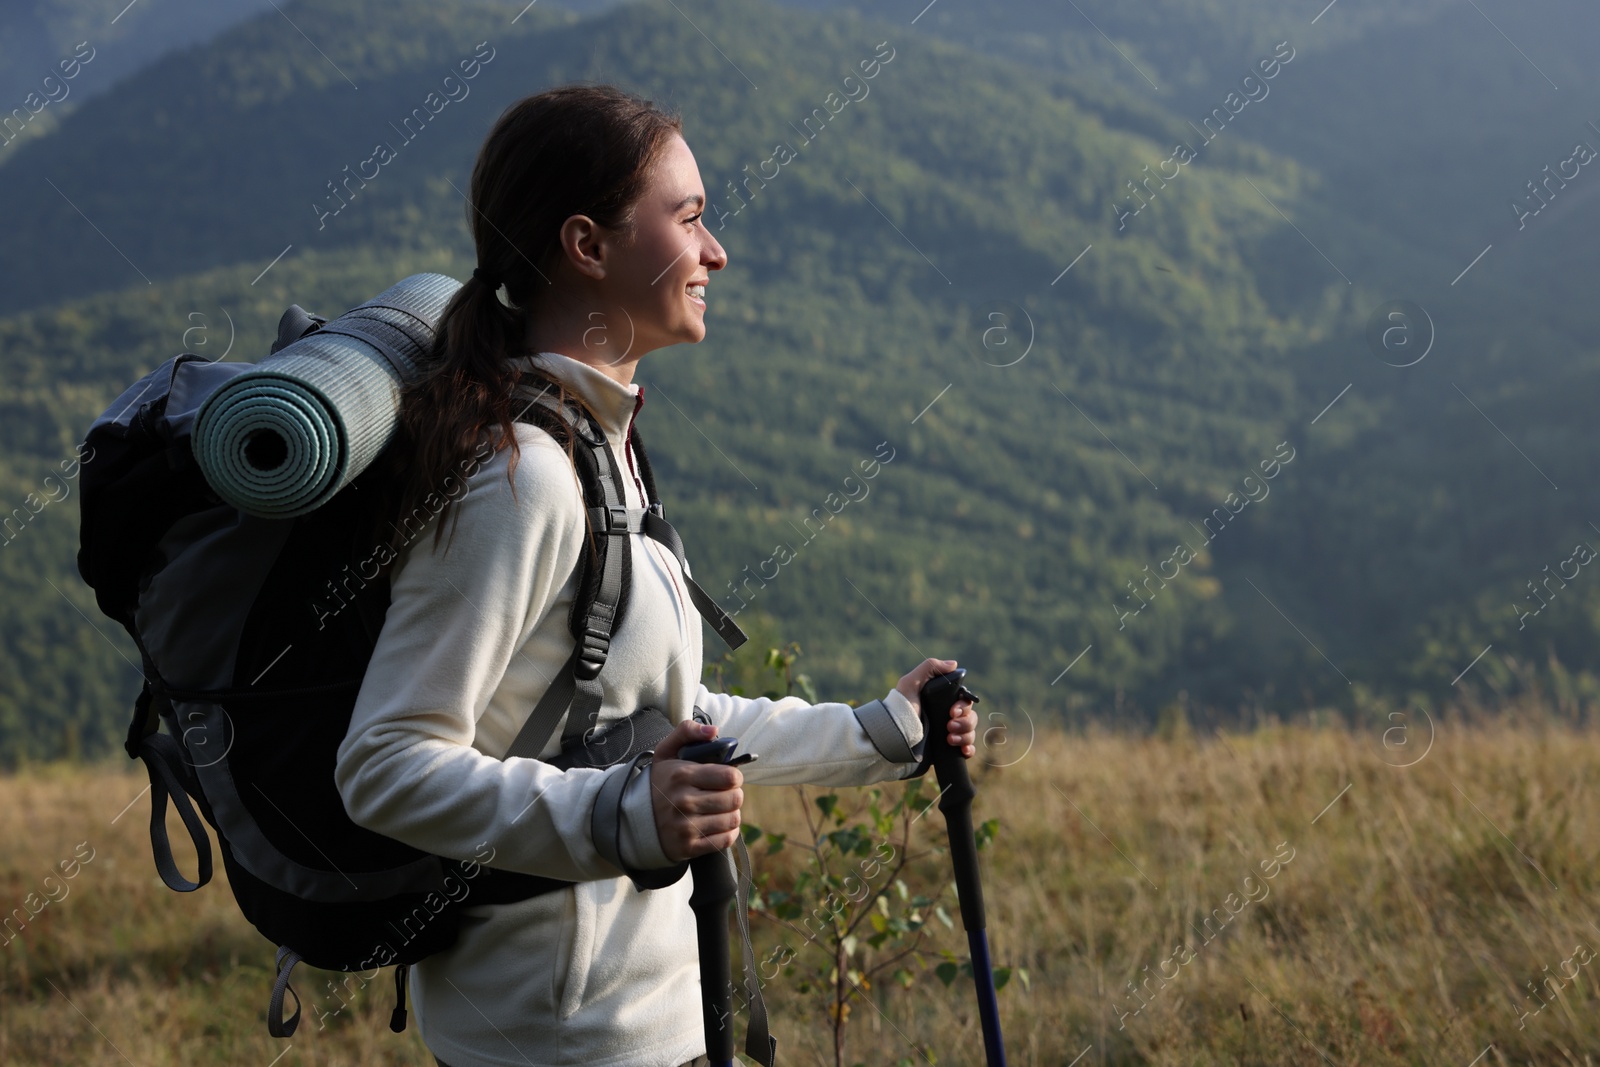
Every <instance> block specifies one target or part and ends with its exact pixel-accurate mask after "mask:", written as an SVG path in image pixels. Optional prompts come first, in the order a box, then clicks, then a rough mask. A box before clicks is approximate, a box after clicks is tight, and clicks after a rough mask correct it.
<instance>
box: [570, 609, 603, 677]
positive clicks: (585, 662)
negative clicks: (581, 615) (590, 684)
mask: <svg viewBox="0 0 1600 1067" xmlns="http://www.w3.org/2000/svg"><path fill="white" fill-rule="evenodd" d="M610 651H611V634H610V632H609V631H607V630H603V629H601V628H600V627H598V626H595V625H594V624H592V623H591V624H590V625H588V626H585V627H584V629H583V641H582V649H581V650H580V651H579V652H578V662H577V664H576V665H575V669H574V671H573V673H574V674H576V675H577V676H578V677H579V678H583V679H589V678H596V677H598V676H599V674H600V668H601V667H604V666H605V664H606V656H607V655H608V654H609V653H610Z"/></svg>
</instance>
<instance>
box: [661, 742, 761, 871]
mask: <svg viewBox="0 0 1600 1067" xmlns="http://www.w3.org/2000/svg"><path fill="white" fill-rule="evenodd" d="M716 736H717V728H716V727H715V726H712V725H709V724H706V723H700V722H696V721H695V720H693V719H686V720H684V721H683V722H680V723H679V724H678V725H677V727H676V728H674V729H673V731H672V733H670V734H668V735H667V737H666V740H664V741H662V742H661V743H660V744H659V745H657V746H656V754H655V756H654V757H653V758H652V759H651V761H650V770H649V774H650V799H651V802H652V804H653V805H654V809H655V816H656V835H657V836H658V837H659V838H660V839H661V851H663V852H664V853H666V856H667V858H668V859H669V860H671V861H672V862H673V863H682V862H683V861H685V860H690V859H694V858H695V857H697V856H704V855H708V854H710V853H712V852H721V851H722V850H723V849H725V848H731V847H732V846H733V843H734V842H735V841H736V840H737V839H738V837H739V806H740V805H741V804H743V803H744V790H743V789H742V788H740V787H741V786H743V785H744V775H743V774H741V773H739V768H737V767H729V766H726V765H724V764H720V763H690V762H689V761H688V760H681V759H678V758H677V755H678V752H679V751H680V750H681V749H682V748H683V747H684V746H685V745H692V744H696V743H698V742H701V741H709V740H711V739H712V738H714V737H716Z"/></svg>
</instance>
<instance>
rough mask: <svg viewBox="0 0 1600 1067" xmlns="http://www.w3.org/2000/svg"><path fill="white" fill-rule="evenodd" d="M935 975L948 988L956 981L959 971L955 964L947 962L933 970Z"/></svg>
mask: <svg viewBox="0 0 1600 1067" xmlns="http://www.w3.org/2000/svg"><path fill="white" fill-rule="evenodd" d="M933 973H934V974H936V975H938V977H939V981H941V982H943V983H944V984H945V985H947V986H948V985H949V984H950V983H951V982H954V981H955V980H956V975H957V974H958V973H959V969H958V968H957V967H956V965H955V964H953V963H950V962H949V961H946V962H944V963H941V964H939V966H937V967H935V968H934V969H933Z"/></svg>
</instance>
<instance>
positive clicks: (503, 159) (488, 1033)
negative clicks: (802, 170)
mask: <svg viewBox="0 0 1600 1067" xmlns="http://www.w3.org/2000/svg"><path fill="white" fill-rule="evenodd" d="M471 199H472V205H471V208H470V211H469V218H470V220H471V226H472V231H473V235H474V239H475V242H476V245H477V258H478V269H477V270H475V271H474V272H473V278H472V280H470V281H468V282H467V283H466V284H465V285H463V286H462V288H461V290H460V291H459V292H458V293H457V294H456V296H455V297H454V298H453V299H452V301H451V303H450V305H449V306H448V307H447V308H446V309H445V312H444V315H443V317H442V319H441V322H440V326H439V331H438V340H437V344H436V347H435V351H434V365H433V370H432V372H431V373H430V374H428V375H426V376H425V377H424V379H423V381H422V382H421V383H420V384H419V385H418V386H416V387H414V388H412V389H410V390H408V392H407V394H406V396H405V397H404V400H403V403H402V419H401V422H402V432H403V434H404V435H405V439H406V443H407V444H408V445H409V446H410V447H409V449H408V450H407V451H406V452H405V453H404V454H406V455H408V456H410V457H411V461H410V462H411V465H410V467H409V468H408V470H407V473H406V481H405V490H404V493H405V497H404V500H403V501H402V503H401V505H400V507H401V512H400V513H401V514H407V513H409V512H410V508H409V507H408V505H409V504H410V503H412V502H414V501H416V500H418V499H422V498H423V497H425V496H426V495H428V494H434V499H436V500H437V499H438V493H439V492H444V493H445V494H446V495H445V506H444V508H443V509H441V510H439V511H438V512H437V514H436V516H435V518H434V519H433V520H432V521H431V523H430V525H435V528H434V529H433V531H432V534H433V536H432V537H431V538H430V537H428V536H426V534H427V531H426V530H424V535H423V536H422V537H419V538H414V543H405V544H401V545H399V546H398V557H397V559H396V562H395V564H394V568H393V571H392V574H391V584H392V600H391V605H390V607H389V610H388V614H387V616H386V617H385V620H384V625H383V630H382V633H381V634H380V636H379V639H378V642H377V647H376V649H375V651H374V653H373V657H372V662H371V665H370V666H369V668H368V670H367V673H366V681H365V682H364V684H363V686H362V689H361V693H360V697H359V699H358V701H357V704H356V707H355V711H354V714H353V716H352V718H351V722H350V729H349V733H348V734H347V736H346V738H345V740H344V743H343V745H342V746H341V747H340V751H339V760H338V766H337V772H336V777H337V781H338V784H339V789H340V792H341V794H342V795H343V797H344V801H345V804H346V807H347V808H348V810H349V812H350V815H351V817H352V818H354V819H355V820H356V821H357V822H358V823H360V824H362V825H364V826H366V827H368V828H370V829H372V830H375V831H377V832H379V833H382V834H385V835H388V836H390V837H393V838H397V839H399V840H401V841H405V842H407V843H409V844H411V845H414V846H416V847H418V848H422V849H426V850H428V851H431V852H435V853H438V854H440V855H444V856H450V857H455V858H458V859H463V860H465V859H469V858H474V857H476V858H478V859H483V857H485V856H486V855H489V854H491V853H490V852H489V851H488V850H492V856H493V859H492V860H484V862H486V863H487V864H488V865H489V866H492V867H495V868H500V869H506V870H512V871H520V872H525V873H529V874H540V875H545V876H548V877H551V878H557V879H563V880H568V881H571V882H572V883H574V884H573V885H571V886H570V887H567V888H564V889H560V890H558V891H555V892H548V893H544V894H542V895H539V896H535V897H532V898H530V899H526V900H522V901H518V902H515V903H510V904H484V905H474V903H473V901H472V900H471V899H470V895H469V897H468V899H467V900H466V901H465V905H466V906H465V908H464V912H463V915H464V918H463V923H462V932H461V935H460V938H459V940H458V941H457V943H456V944H455V946H454V947H453V948H451V949H450V950H448V951H446V952H443V953H439V954H437V955H434V956H430V957H428V958H427V959H426V960H424V961H423V962H422V963H420V964H418V965H417V966H416V967H415V968H414V978H413V990H414V992H413V1002H414V1007H415V1010H416V1017H417V1022H418V1025H419V1028H420V1030H421V1032H422V1036H423V1038H424V1040H425V1041H426V1042H427V1044H428V1047H429V1049H430V1050H432V1051H433V1052H434V1053H435V1055H436V1056H437V1057H438V1059H439V1062H440V1063H441V1064H448V1065H452V1067H500V1065H507V1067H513V1065H515V1067H523V1065H527V1064H539V1065H544V1064H578V1063H582V1064H589V1065H601V1064H630V1065H633V1064H638V1065H650V1067H675V1065H679V1064H683V1063H685V1061H690V1062H696V1061H695V1060H694V1057H696V1056H702V1054H703V1052H704V1050H705V1045H704V1034H703V1033H702V1024H701V1014H700V999H699V998H700V992H699V966H698V959H697V952H696V945H695V932H694V923H693V916H692V913H691V912H690V910H689V904H688V899H689V894H690V890H691V879H690V878H688V877H682V878H679V879H678V880H677V881H675V882H673V883H671V884H670V885H666V886H665V887H664V888H659V889H647V890H641V889H640V888H639V878H641V877H644V878H647V877H648V874H649V872H652V871H659V870H660V869H662V868H670V867H672V866H674V865H676V864H679V863H682V862H683V861H685V860H687V859H690V858H692V857H695V856H699V855H703V854H706V853H708V852H711V851H714V850H720V849H723V848H726V847H728V846H729V845H731V844H732V843H733V842H734V840H735V838H736V837H737V836H738V828H739V807H740V804H741V802H742V800H743V792H742V788H741V787H742V785H743V782H744V778H745V775H743V774H742V773H741V772H740V770H739V769H738V768H737V767H731V766H721V765H701V764H695V763H689V762H685V761H682V760H678V759H675V758H674V757H675V756H676V754H677V752H678V750H679V749H680V748H681V747H682V746H684V745H685V744H688V743H692V742H696V741H702V740H707V739H709V738H711V737H714V736H716V735H717V734H718V732H722V733H726V734H728V735H730V736H736V737H738V738H739V741H740V751H747V752H755V753H758V754H759V756H760V761H759V762H758V763H754V764H752V765H750V772H749V775H748V777H749V778H750V780H751V781H752V782H759V783H770V784H791V783H812V784H819V785H864V784H868V783H871V782H876V781H883V780H886V779H891V778H900V777H905V776H907V775H908V774H910V773H912V772H914V771H915V769H916V767H917V764H916V763H915V762H896V761H894V760H891V759H890V758H888V757H886V756H885V755H883V754H882V753H880V751H879V750H878V747H877V746H876V745H875V743H874V741H873V739H872V737H871V736H869V734H868V733H867V731H866V729H865V728H864V727H863V725H862V722H863V720H862V718H861V717H860V714H859V713H858V712H857V710H856V709H852V708H850V707H849V706H848V705H846V704H836V703H824V704H816V705H808V704H806V703H805V702H804V701H802V700H801V699H799V698H798V697H788V698H785V699H782V700H777V701H773V700H766V699H762V700H749V699H745V698H743V697H736V696H729V695H726V694H721V693H711V692H709V691H708V690H707V688H706V687H705V686H704V685H702V684H701V683H700V675H701V636H700V618H699V616H698V615H696V614H695V613H694V612H693V611H692V610H690V609H689V607H688V603H687V600H686V598H685V596H684V588H683V581H684V572H683V571H682V569H681V568H680V567H679V564H678V562H677V559H676V558H675V557H674V556H673V554H672V553H671V552H670V551H668V550H666V549H664V548H663V546H662V545H661V544H659V543H658V542H656V541H653V540H651V539H649V538H647V537H643V536H638V535H630V536H628V537H626V538H623V539H620V543H619V546H618V547H613V548H612V549H611V551H618V550H626V551H628V552H630V553H631V561H632V586H631V593H630V597H631V599H630V601H629V606H628V609H627V613H626V615H625V617H624V618H623V620H622V622H621V623H620V624H619V626H618V627H617V629H616V632H615V633H614V634H613V636H612V640H611V645H610V653H609V658H608V659H607V661H606V664H605V666H604V668H603V669H602V670H601V672H600V681H601V683H602V685H603V690H604V694H605V695H604V701H603V705H602V708H601V711H600V719H601V721H602V722H609V721H612V720H615V719H619V718H622V717H624V716H627V715H629V714H631V713H632V712H634V711H635V710H636V709H638V708H641V707H645V706H654V707H658V708H661V709H663V710H664V711H666V713H667V714H668V716H669V718H670V719H671V720H672V721H673V722H674V723H675V726H674V728H673V731H672V733H671V735H670V736H668V737H667V739H666V740H665V741H663V742H661V743H660V744H659V745H658V746H657V747H656V750H655V758H654V761H653V763H650V764H648V765H647V766H646V767H645V769H644V770H643V771H642V772H640V771H637V770H636V769H633V768H630V767H629V766H627V765H625V764H619V765H617V766H612V767H608V768H604V769H592V768H588V767H578V768H575V769H572V770H567V771H562V770H559V769H557V768H556V767H553V766H551V765H550V764H549V763H548V762H545V761H546V760H548V759H550V758H552V757H553V756H555V755H556V754H557V753H558V752H559V750H560V746H559V731H558V733H557V735H556V736H554V737H552V738H551V740H550V741H549V742H548V743H547V744H546V745H545V748H544V750H543V751H542V752H541V753H540V757H541V758H540V759H525V758H516V757H511V758H503V757H504V756H505V753H506V750H507V748H508V747H509V746H510V744H511V742H512V740H513V738H515V737H516V735H517V732H518V730H519V728H520V727H521V725H522V723H523V722H524V721H525V720H526V718H527V717H528V712H529V709H530V708H532V707H533V706H534V705H535V704H536V703H537V701H538V699H539V697H540V695H541V694H542V693H543V692H544V691H545V689H546V687H547V686H548V685H549V684H550V681H551V679H552V678H554V677H555V676H556V674H557V672H559V671H560V670H561V669H562V667H563V665H565V664H566V662H567V659H568V656H569V654H570V653H571V651H572V649H573V647H574V641H573V637H572V634H571V632H570V630H569V628H568V613H569V611H570V609H571V605H572V601H573V597H574V595H575V585H576V583H575V581H574V580H573V579H574V568H575V567H576V566H577V564H578V562H579V557H580V553H581V552H582V551H584V542H585V538H586V537H587V536H588V535H589V531H588V529H587V528H586V517H585V515H586V513H585V510H584V506H583V501H582V495H581V489H580V486H579V483H578V481H577V479H576V475H575V473H574V468H573V465H572V461H571V459H570V458H569V455H568V454H567V451H566V449H565V448H563V446H562V445H560V444H558V443H557V442H556V440H555V438H554V437H552V436H551V435H550V434H548V433H546V432H544V431H543V430H541V429H538V428H536V427H533V426H530V425H528V424H526V423H525V422H521V421H517V420H516V415H517V414H518V413H519V412H521V411H523V410H524V409H525V408H526V406H527V405H528V404H529V403H530V402H540V403H555V402H557V401H558V400H566V399H571V400H575V401H577V402H580V403H581V404H582V405H583V406H584V407H585V408H586V409H587V410H588V411H589V412H590V413H591V414H592V415H593V416H594V418H595V419H596V421H597V422H598V424H599V426H600V427H601V428H602V429H603V430H604V433H605V435H606V438H607V440H608V441H609V443H610V446H611V449H612V452H613V454H614V455H615V456H616V457H617V459H616V462H617V464H618V465H619V466H621V467H622V468H623V470H622V471H621V472H620V473H621V477H620V478H619V482H620V483H621V487H622V489H623V491H624V494H625V495H626V498H627V500H626V504H627V506H629V507H643V506H645V504H646V502H645V501H644V499H643V487H642V483H641V481H640V479H639V476H638V467H637V462H636V460H637V457H636V455H635V453H634V451H633V449H632V448H631V447H630V436H631V430H632V426H633V419H634V417H635V415H636V414H637V412H638V409H639V407H640V405H642V404H643V402H644V392H643V390H642V388H641V387H639V386H637V385H634V384H633V381H632V379H633V373H634V368H635V367H636V365H637V364H638V361H639V358H640V357H641V356H643V355H645V354H646V353H648V352H650V351H653V350H654V349H657V348H661V347H664V346H667V345H674V344H680V343H684V342H691V343H692V342H698V341H699V340H701V339H702V338H703V337H704V336H705V332H706V327H705V323H704V316H705V307H706V305H705V301H704V298H703V293H704V287H705V284H706V282H707V281H708V279H709V276H710V272H711V271H715V270H721V269H722V267H723V266H724V265H725V264H726V262H727V255H726V253H725V252H724V251H723V249H722V247H721V246H720V245H719V244H718V243H717V241H716V239H715V238H714V237H712V235H711V234H710V232H709V231H708V230H707V229H706V227H705V225H704V223H703V222H702V219H701V210H702V209H703V207H704V206H705V191H704V186H703V185H702V183H701V181H700V176H699V172H698V169H697V167H696V165H695V160H694V156H693V155H692V154H691V153H690V151H689V148H688V146H687V145H686V144H685V143H684V141H683V138H682V136H681V123H680V121H679V120H678V119H677V118H676V117H675V116H671V115H667V114H663V113H662V112H660V111H658V110H657V109H656V108H654V107H653V106H652V105H651V104H650V103H649V102H648V101H644V100H641V99H639V98H637V97H635V96H632V95H630V94H628V93H625V92H622V91H621V90H618V89H615V88H612V87H609V86H567V87H562V88H557V89H553V90H550V91H548V92H544V93H540V94H538V95H536V96H533V97H530V98H528V99H525V100H522V101H520V102H519V103H517V104H514V105H512V106H511V107H510V108H508V109H507V110H506V111H505V113H504V114H503V115H502V116H501V117H500V119H499V121H498V122H497V123H496V125H495V127H494V128H493V130H491V131H490V133H489V136H488V138H487V140H486V141H485V143H484V145H483V149H482V151H481V152H480V154H479V157H478V161H477V164H476V167H475V168H474V170H473V175H472V197H471ZM501 286H503V287H504V289H505V298H504V300H502V299H501V297H500V294H499V290H500V287H501ZM619 341H620V342H621V343H619ZM530 373H536V374H538V375H541V376H543V377H544V378H546V379H548V380H549V381H550V382H553V383H555V384H556V386H557V388H558V390H559V392H560V393H561V394H562V396H561V397H560V398H554V397H550V396H548V395H545V396H543V398H542V399H536V398H539V397H540V396H541V394H540V390H539V384H538V382H537V381H530V380H525V379H524V377H523V376H525V375H529V374H530ZM457 472H466V473H467V478H466V491H465V492H462V493H452V492H450V491H449V489H448V485H449V484H454V483H451V482H450V481H449V480H450V479H451V478H452V477H453V476H454V475H455V474H456V473H457ZM458 489H459V486H458ZM446 524H449V526H450V537H449V538H448V539H446V540H445V542H444V545H443V548H442V549H441V546H440V540H441V536H442V534H443V533H444V527H445V525H446ZM954 666H955V663H954V661H948V660H944V661H941V660H933V659H930V660H926V661H924V662H923V663H922V664H921V665H919V666H918V667H916V668H915V669H914V670H912V671H911V672H909V673H908V674H906V675H905V676H904V677H903V678H901V679H900V682H899V684H898V685H897V686H896V687H895V689H893V690H891V691H890V692H889V693H888V694H887V695H886V696H885V697H884V698H883V699H882V700H881V701H873V702H871V704H872V705H873V706H874V708H873V714H875V715H877V716H878V719H877V720H876V721H877V723H878V724H879V726H880V727H882V724H883V723H885V722H889V721H892V723H893V724H894V727H895V728H896V729H898V730H899V731H900V733H901V735H902V736H903V738H904V741H905V744H904V745H899V744H891V745H889V746H887V747H889V748H890V749H891V750H893V751H895V752H897V753H900V754H901V755H904V753H905V752H906V751H907V749H908V748H914V756H913V759H914V760H915V759H920V758H921V756H922V754H923V749H924V746H923V745H922V744H921V741H922V723H921V721H920V716H919V709H918V707H917V695H918V691H919V690H920V688H921V686H922V684H923V683H924V682H925V681H927V679H928V678H929V677H931V676H933V675H935V674H939V673H943V672H945V671H948V670H950V669H952V668H953V667H954ZM697 708H698V709H700V710H701V711H702V712H703V717H704V718H707V719H709V724H707V723H702V722H697V721H695V720H694V718H693V717H692V714H693V710H694V709H697ZM975 729H976V716H975V714H974V713H973V712H972V709H971V705H970V704H969V703H966V702H963V703H961V704H959V705H957V707H955V708H953V709H952V712H951V722H950V727H949V735H948V738H941V739H940V740H941V741H947V743H950V744H954V745H957V746H959V747H960V748H961V751H962V753H963V754H964V755H966V756H969V757H970V756H971V755H972V752H973V746H972V741H973V737H974V733H975ZM879 736H880V739H881V736H882V735H881V734H880V735H879ZM617 775H632V777H630V778H626V779H624V781H626V785H625V786H621V783H620V782H617V783H614V784H616V785H618V786H621V788H622V790H623V791H622V793H621V796H622V802H621V815H622V817H621V832H620V835H619V838H618V840H616V841H614V842H613V841H604V840H595V839H594V838H593V837H592V836H591V830H590V825H591V824H590V815H591V812H592V810H593V808H594V806H595V802H596V796H597V794H598V793H599V792H600V791H601V789H602V788H603V787H604V786H605V785H606V783H607V781H608V780H611V779H613V778H614V777H615V776H617ZM636 876H637V877H636ZM698 1062H703V1056H702V1059H701V1060H700V1061H698Z"/></svg>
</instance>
